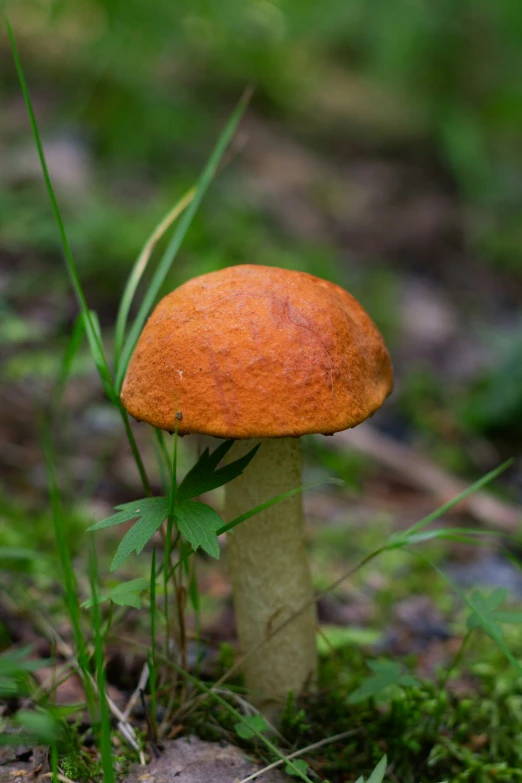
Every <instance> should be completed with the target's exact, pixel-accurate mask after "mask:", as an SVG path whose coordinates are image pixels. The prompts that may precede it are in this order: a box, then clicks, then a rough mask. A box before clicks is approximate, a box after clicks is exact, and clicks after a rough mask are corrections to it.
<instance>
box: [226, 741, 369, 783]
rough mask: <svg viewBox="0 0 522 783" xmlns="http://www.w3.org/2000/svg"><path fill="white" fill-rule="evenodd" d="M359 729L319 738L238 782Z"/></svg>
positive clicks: (255, 776)
mask: <svg viewBox="0 0 522 783" xmlns="http://www.w3.org/2000/svg"><path fill="white" fill-rule="evenodd" d="M359 731H360V729H350V730H349V731H343V732H342V733H341V734H335V735H334V736H333V737H326V738H325V739H322V740H319V741H318V742H314V743H313V744H312V745H307V747H306V748H301V749H300V750H296V751H295V752H294V753H290V754H289V755H288V756H285V758H284V759H279V761H274V762H273V763H272V764H269V765H268V767H263V769H260V770H258V771H257V772H254V773H253V774H252V775H249V776H248V777H247V778H243V780H240V781H239V783H249V781H250V780H255V779H256V778H258V777H260V776H261V775H264V774H265V772H270V770H272V769H275V768H276V767H280V766H281V764H285V763H286V762H287V761H291V760H292V759H296V758H297V757H298V756H302V755H303V754H304V753H309V752H310V751H311V750H317V748H322V747H323V745H329V744H330V743H331V742H338V741H339V740H342V739H346V737H351V736H353V735H354V734H358V733H359Z"/></svg>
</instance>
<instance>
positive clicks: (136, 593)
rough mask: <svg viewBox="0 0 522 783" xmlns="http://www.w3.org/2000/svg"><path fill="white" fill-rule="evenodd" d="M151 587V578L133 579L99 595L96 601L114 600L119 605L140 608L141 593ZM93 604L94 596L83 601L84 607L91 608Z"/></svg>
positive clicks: (98, 602)
mask: <svg viewBox="0 0 522 783" xmlns="http://www.w3.org/2000/svg"><path fill="white" fill-rule="evenodd" d="M149 587H150V580H149V579H131V580H129V581H128V582H121V584H119V585H116V586H115V587H113V588H112V590H109V592H108V593H107V594H105V595H98V596H97V598H96V603H97V604H102V603H103V602H104V601H112V602H113V603H115V604H117V605H118V606H133V607H134V608H135V609H140V608H141V598H140V593H142V592H143V591H144V590H147V589H148V588H149ZM92 606H94V599H93V598H88V599H87V601H84V602H83V603H82V608H84V609H90V608H91V607H92Z"/></svg>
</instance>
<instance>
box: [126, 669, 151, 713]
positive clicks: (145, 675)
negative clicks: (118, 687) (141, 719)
mask: <svg viewBox="0 0 522 783" xmlns="http://www.w3.org/2000/svg"><path fill="white" fill-rule="evenodd" d="M148 679H149V664H148V663H145V664H143V669H142V670H141V674H140V679H139V680H138V684H137V685H136V689H135V690H134V692H133V694H132V695H131V697H130V699H129V701H128V702H127V706H126V707H125V709H124V710H123V717H124V718H125V720H128V719H129V718H130V714H131V712H132V710H133V709H134V705H135V704H136V702H137V701H138V699H139V698H140V693H141V691H143V690H144V689H145V686H146V684H147V681H148Z"/></svg>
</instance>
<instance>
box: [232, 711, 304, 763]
mask: <svg viewBox="0 0 522 783" xmlns="http://www.w3.org/2000/svg"><path fill="white" fill-rule="evenodd" d="M234 728H235V730H236V734H237V735H238V737H241V739H252V737H255V736H256V734H258V733H259V732H263V731H266V730H267V728H268V726H267V723H266V720H265V719H264V718H263V716H262V715H245V716H244V718H243V719H242V721H241V723H236V725H235V726H234ZM294 763H295V762H294Z"/></svg>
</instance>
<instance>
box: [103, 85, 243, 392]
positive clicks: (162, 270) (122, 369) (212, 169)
mask: <svg viewBox="0 0 522 783" xmlns="http://www.w3.org/2000/svg"><path fill="white" fill-rule="evenodd" d="M249 99H250V91H247V92H245V93H244V94H243V96H242V97H241V99H240V100H239V102H238V104H237V106H236V108H235V110H234V112H233V113H232V116H231V117H230V119H229V121H228V122H227V124H226V126H225V128H224V130H223V132H222V133H221V136H220V137H219V139H218V141H217V144H216V146H215V147H214V150H213V152H212V154H211V156H210V158H209V160H208V163H207V165H206V166H205V168H204V169H203V173H202V174H201V177H200V178H199V181H198V184H197V188H196V193H195V195H194V198H193V199H192V201H191V203H190V205H189V206H188V208H187V209H186V210H185V212H184V214H183V216H182V218H181V220H180V221H179V223H178V227H177V229H176V231H175V232H174V234H173V236H172V238H171V240H170V242H169V244H168V246H167V248H166V250H165V252H164V254H163V256H162V258H161V260H160V262H159V264H158V267H157V269H156V271H155V273H154V276H153V278H152V280H151V282H150V285H149V287H148V289H147V292H146V294H145V297H144V300H143V302H142V304H141V307H140V309H139V311H138V315H137V316H136V319H135V321H134V323H133V324H132V327H131V330H130V333H129V336H128V338H127V340H126V341H125V344H124V347H123V350H122V354H121V358H120V361H119V363H118V371H117V373H116V388H117V389H118V390H120V389H121V385H122V383H123V378H124V377H125V373H126V372H127V365H128V363H129V360H130V357H131V355H132V352H133V350H134V347H135V345H136V343H137V342H138V338H139V336H140V333H141V331H142V329H143V327H144V325H145V321H146V320H147V317H148V315H149V313H150V311H151V309H152V307H153V306H154V303H155V301H156V298H157V296H158V294H159V291H160V289H161V286H162V285H163V283H164V281H165V278H166V276H167V274H168V272H169V269H170V267H171V266H172V263H173V261H174V259H175V258H176V255H177V253H178V250H179V248H180V246H181V243H182V242H183V239H184V238H185V234H186V233H187V230H188V228H189V226H190V224H191V222H192V219H193V217H194V215H195V214H196V212H197V210H198V208H199V205H200V204H201V201H202V199H203V196H204V195H205V193H206V191H207V188H208V186H209V185H210V182H211V181H212V178H213V177H214V174H215V173H216V170H217V168H218V166H219V163H220V161H221V159H222V157H223V155H224V154H225V152H226V149H227V147H228V145H229V143H230V141H231V140H232V138H233V136H234V133H235V132H236V129H237V126H238V124H239V121H240V120H241V117H242V116H243V113H244V111H245V109H246V106H247V104H248V101H249Z"/></svg>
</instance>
